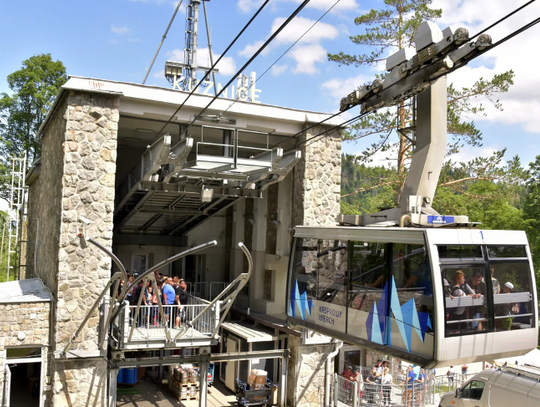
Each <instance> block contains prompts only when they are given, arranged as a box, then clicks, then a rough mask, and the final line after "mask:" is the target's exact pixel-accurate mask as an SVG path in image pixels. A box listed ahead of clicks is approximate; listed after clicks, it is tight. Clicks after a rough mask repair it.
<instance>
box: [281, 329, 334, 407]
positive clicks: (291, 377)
mask: <svg viewBox="0 0 540 407" xmlns="http://www.w3.org/2000/svg"><path fill="white" fill-rule="evenodd" d="M334 350H335V347H334V345H304V346H302V339H301V338H300V337H297V336H292V335H290V336H289V351H290V359H289V364H288V372H287V373H288V382H287V383H288V384H290V385H288V386H287V405H288V406H295V407H320V406H324V391H325V389H324V379H325V366H326V360H327V359H328V355H329V354H330V353H331V352H333V351H334ZM333 369H334V367H333V363H332V367H331V373H333V371H334V370H333Z"/></svg>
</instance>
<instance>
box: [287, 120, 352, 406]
mask: <svg viewBox="0 0 540 407" xmlns="http://www.w3.org/2000/svg"><path fill="white" fill-rule="evenodd" d="M329 127H330V126H324V125H321V126H317V127H314V128H313V129H310V130H309V131H307V132H305V133H304V134H303V135H302V136H301V139H300V140H298V142H303V141H306V140H307V142H306V143H304V144H302V160H301V161H300V162H299V163H298V164H296V166H295V167H294V172H293V191H294V193H293V202H292V216H291V221H292V222H291V227H294V226H295V225H306V226H310V225H313V226H315V225H321V226H330V225H335V224H336V217H337V216H338V215H339V214H340V195H341V129H334V130H331V131H329V132H328V133H326V134H325V135H324V136H321V137H319V138H314V139H311V138H312V137H313V136H315V135H317V134H321V133H322V132H324V131H326V130H328V129H329ZM310 139H311V141H310ZM333 350H334V345H302V342H301V338H292V337H289V351H290V352H291V360H290V361H289V367H288V382H287V403H288V405H290V406H298V407H301V406H303V407H308V406H309V407H315V406H317V407H319V406H322V405H323V404H324V391H325V390H324V375H325V362H326V359H327V357H328V354H329V353H330V352H332V351H333Z"/></svg>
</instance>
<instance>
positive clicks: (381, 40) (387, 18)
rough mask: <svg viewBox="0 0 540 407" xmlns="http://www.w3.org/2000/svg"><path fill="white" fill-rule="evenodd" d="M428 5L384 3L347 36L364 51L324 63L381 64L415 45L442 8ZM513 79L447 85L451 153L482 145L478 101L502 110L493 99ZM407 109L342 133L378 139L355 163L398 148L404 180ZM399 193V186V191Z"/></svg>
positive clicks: (401, 0) (422, 1)
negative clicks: (424, 24)
mask: <svg viewBox="0 0 540 407" xmlns="http://www.w3.org/2000/svg"><path fill="white" fill-rule="evenodd" d="M431 4H432V0H385V1H384V7H383V8H381V9H380V10H375V9H373V10H370V11H368V12H367V13H365V14H363V15H361V16H359V17H357V18H355V20H354V22H355V24H356V25H357V26H358V27H359V28H360V30H361V32H360V33H359V34H357V35H353V36H350V39H351V41H352V42H353V43H354V44H356V45H359V46H360V49H361V50H362V52H363V53H360V54H358V55H348V54H345V53H344V52H339V53H337V54H328V59H329V60H330V61H334V62H336V63H338V65H340V66H341V65H347V66H355V67H361V66H373V65H375V64H377V63H379V62H382V61H383V60H384V59H385V58H384V57H385V56H386V55H388V54H389V53H392V52H394V51H395V50H398V49H401V48H404V47H409V46H413V45H414V37H415V34H416V30H417V28H418V26H419V25H420V23H421V22H422V21H425V20H435V19H437V18H439V17H441V15H442V10H441V9H432V8H430V6H431ZM364 51H365V52H364ZM382 76H384V74H381V75H378V77H382ZM513 78H514V72H513V71H508V72H505V73H502V74H498V75H495V76H494V77H493V78H491V79H484V78H480V79H479V80H477V81H476V82H475V83H474V84H473V85H472V86H471V87H466V88H463V89H460V90H458V89H456V88H455V87H454V86H453V85H452V84H450V86H449V87H448V123H447V126H448V133H449V134H450V135H451V137H452V138H451V140H450V142H449V146H448V151H449V152H457V151H459V150H460V149H461V148H462V147H463V146H464V145H471V146H481V145H482V133H481V131H480V130H479V129H478V128H477V127H476V125H475V123H474V121H473V120H472V118H473V117H474V116H477V115H485V109H484V106H483V105H482V104H478V103H476V102H477V101H479V100H487V101H488V102H489V103H492V104H493V105H494V106H495V107H496V108H497V109H499V110H500V109H502V106H501V104H500V102H499V100H497V99H496V95H497V94H499V93H503V92H507V91H508V89H509V87H510V86H511V85H512V84H513V83H514V82H513ZM358 85H359V86H361V85H362V84H358ZM479 98H480V99H479ZM411 105H412V104H409V105H406V104H405V103H401V104H400V105H399V106H397V112H396V111H395V110H394V109H385V110H382V111H380V112H377V113H374V114H370V115H367V116H365V117H363V118H362V119H361V121H359V122H357V123H356V124H355V125H353V126H351V127H350V128H349V129H348V131H347V132H346V133H345V134H344V141H357V140H360V139H363V138H365V137H368V136H377V135H378V139H377V140H376V141H375V142H374V143H372V144H371V146H370V147H369V148H367V149H366V150H365V151H364V152H363V153H361V154H359V159H361V160H362V161H363V162H369V161H370V159H371V157H372V156H373V154H375V153H376V152H379V151H386V150H389V149H390V148H393V147H394V148H397V149H398V165H397V172H398V174H399V176H398V178H399V179H401V180H403V179H404V174H405V172H406V170H405V165H404V163H405V160H406V159H407V158H408V157H410V156H411V155H412V148H413V143H411V142H410V140H409V139H407V138H406V137H405V136H404V135H403V134H400V133H399V132H396V130H400V129H405V128H407V127H409V126H411V124H412V120H413V114H412V109H411ZM396 113H397V114H396ZM396 135H397V136H398V138H399V140H398V141H396V140H395V136H396ZM399 191H400V187H398V192H399ZM397 198H398V195H396V200H397Z"/></svg>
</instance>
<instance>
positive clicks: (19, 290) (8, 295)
mask: <svg viewBox="0 0 540 407" xmlns="http://www.w3.org/2000/svg"><path fill="white" fill-rule="evenodd" d="M52 299H53V297H52V294H51V292H50V291H49V289H48V288H47V287H46V286H45V285H44V284H43V281H41V279H39V278H30V279H28V280H15V281H8V282H5V283H0V304H21V303H30V302H50V301H52Z"/></svg>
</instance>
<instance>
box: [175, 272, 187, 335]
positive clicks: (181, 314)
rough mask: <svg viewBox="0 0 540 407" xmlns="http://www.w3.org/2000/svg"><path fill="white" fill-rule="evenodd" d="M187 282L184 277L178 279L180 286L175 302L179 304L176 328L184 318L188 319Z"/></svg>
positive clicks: (176, 291) (177, 288)
mask: <svg viewBox="0 0 540 407" xmlns="http://www.w3.org/2000/svg"><path fill="white" fill-rule="evenodd" d="M186 288H187V284H186V282H185V281H184V279H183V278H181V279H179V280H178V287H176V290H175V293H176V299H175V303H176V304H177V305H178V314H177V315H176V325H175V327H176V328H179V327H180V325H181V323H182V320H185V319H186V308H185V306H186V305H187V303H188V293H187V291H186Z"/></svg>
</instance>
